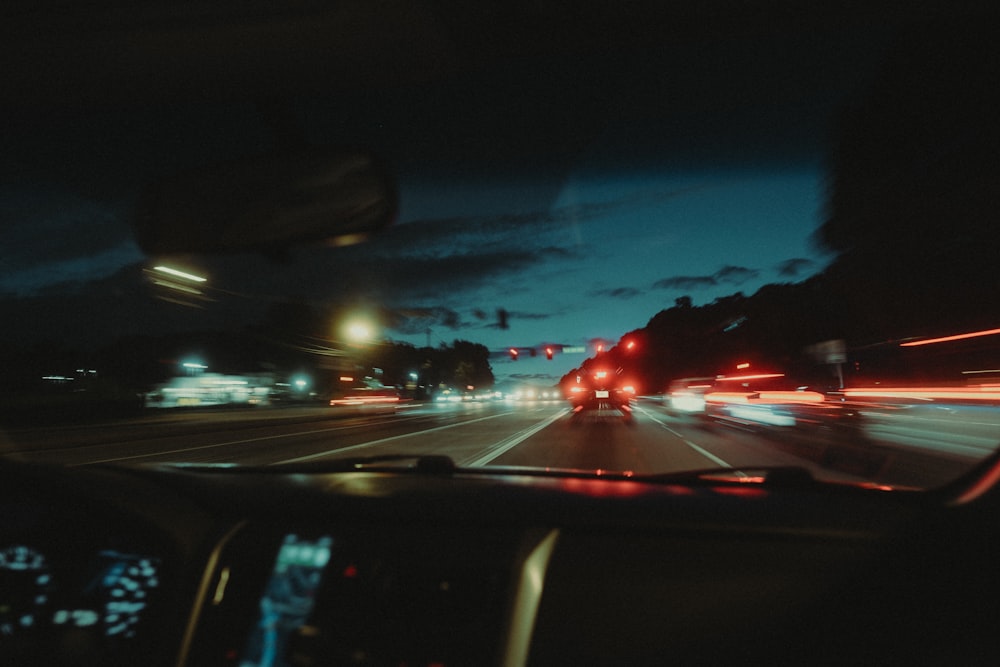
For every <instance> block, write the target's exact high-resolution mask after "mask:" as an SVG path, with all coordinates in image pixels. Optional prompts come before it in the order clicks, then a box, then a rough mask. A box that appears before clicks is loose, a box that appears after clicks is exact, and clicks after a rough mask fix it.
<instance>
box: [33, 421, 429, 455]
mask: <svg viewBox="0 0 1000 667" xmlns="http://www.w3.org/2000/svg"><path fill="white" fill-rule="evenodd" d="M415 419H418V417H407V418H405V419H397V420H393V423H399V422H407V421H413V420H415ZM365 426H371V422H368V423H366V424H353V425H351V426H337V427H334V428H321V429H314V430H312V431H296V432H295V433H280V434H278V435H265V436H261V437H259V438H247V439H245V440H230V441H229V442H213V443H212V444H210V445H198V446H197V447H183V448H181V449H169V450H166V451H157V452H147V453H145V454H133V455H131V456H117V457H114V458H110V459H99V460H97V461H85V462H83V463H70V464H68V465H67V466H66V467H67V468H77V467H79V466H88V465H94V464H97V463H113V462H115V461H132V460H134V459H146V458H150V457H153V456H162V455H164V454H179V453H181V452H196V451H198V450H200V449H212V448H214V447H229V446H231V445H243V444H246V443H248V442H261V441H263V440H278V439H280V438H294V437H295V436H298V435H313V434H316V433H330V432H332V431H346V430H349V429H352V428H363V427H365ZM173 437H183V436H181V435H178V436H173ZM114 444H122V443H114ZM76 449H79V448H78V447H68V448H63V449H44V450H25V452H26V453H34V452H38V451H42V452H45V453H50V452H61V451H74V450H76Z"/></svg>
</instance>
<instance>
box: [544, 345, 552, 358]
mask: <svg viewBox="0 0 1000 667" xmlns="http://www.w3.org/2000/svg"><path fill="white" fill-rule="evenodd" d="M545 358H546V359H548V360H549V361H552V348H551V347H547V348H545Z"/></svg>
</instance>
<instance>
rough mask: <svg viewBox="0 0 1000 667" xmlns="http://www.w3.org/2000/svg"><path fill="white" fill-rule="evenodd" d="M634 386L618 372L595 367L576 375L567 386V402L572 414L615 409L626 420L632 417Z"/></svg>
mask: <svg viewBox="0 0 1000 667" xmlns="http://www.w3.org/2000/svg"><path fill="white" fill-rule="evenodd" d="M634 394H635V387H633V386H632V385H631V384H627V381H626V380H624V379H623V378H622V377H621V374H620V373H617V372H614V371H609V370H607V369H605V368H597V369H595V370H593V371H589V372H587V373H582V374H580V375H577V377H576V383H573V384H571V385H570V387H569V396H568V398H569V402H570V405H572V407H573V414H574V416H578V415H580V414H581V413H582V412H584V411H587V410H609V411H617V412H619V413H620V414H621V416H622V417H623V418H624V419H625V420H626V421H628V420H629V419H631V418H632V407H631V402H632V397H633V395H634Z"/></svg>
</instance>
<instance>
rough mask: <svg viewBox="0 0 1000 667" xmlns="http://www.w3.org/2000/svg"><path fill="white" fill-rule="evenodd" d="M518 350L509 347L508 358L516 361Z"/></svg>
mask: <svg viewBox="0 0 1000 667" xmlns="http://www.w3.org/2000/svg"><path fill="white" fill-rule="evenodd" d="M517 355H518V351H517V348H516V347H512V348H510V360H511V361H517Z"/></svg>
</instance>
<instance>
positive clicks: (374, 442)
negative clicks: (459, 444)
mask: <svg viewBox="0 0 1000 667" xmlns="http://www.w3.org/2000/svg"><path fill="white" fill-rule="evenodd" d="M510 414H513V412H501V413H500V414H496V415H490V416H488V417H479V418H478V419H469V420H467V421H463V422H458V423H455V424H446V425H444V426H435V427H434V428H428V429H424V430H423V431H413V432H411V433H403V434H401V435H394V436H391V437H388V438H380V439H379V440H372V441H371V442H362V443H361V444H358V445H349V446H347V447H341V448H340V449H331V450H328V451H325V452H318V453H316V454H309V455H307V456H299V457H296V458H294V459H285V460H284V461H275V462H273V463H270V464H268V465H272V466H274V465H281V464H283V463H301V462H302V461H311V460H313V459H318V458H322V457H324V456H330V455H331V454H340V453H341V452H349V451H352V450H355V449H362V448H364V447H372V446H374V445H381V444H383V443H386V442H393V441H395V440H402V439H404V438H412V437H414V436H418V435H424V434H426V433H434V432H435V431H444V430H445V429H449V428H455V427H457V426H465V425H466V424H475V423H476V422H481V421H486V420H487V419H496V418H497V417H504V416H506V415H510Z"/></svg>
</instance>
